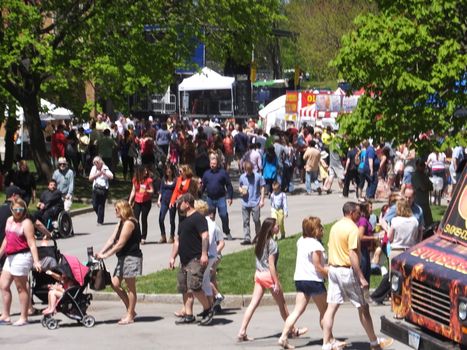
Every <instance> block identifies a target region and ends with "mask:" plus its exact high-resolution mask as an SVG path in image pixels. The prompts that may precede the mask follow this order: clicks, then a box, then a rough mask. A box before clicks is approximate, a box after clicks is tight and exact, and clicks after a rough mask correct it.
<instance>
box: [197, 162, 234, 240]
mask: <svg viewBox="0 0 467 350" xmlns="http://www.w3.org/2000/svg"><path fill="white" fill-rule="evenodd" d="M209 166H210V169H208V170H206V171H205V172H204V175H203V185H202V187H201V192H202V193H204V191H206V195H207V197H206V201H207V202H208V205H209V207H210V208H216V209H217V210H219V216H220V218H221V221H222V231H224V234H225V235H226V238H225V239H227V240H232V239H233V238H232V235H231V234H230V228H229V213H228V212H227V203H228V204H229V206H231V205H232V198H233V187H232V182H231V181H230V176H229V174H228V173H227V172H226V171H225V170H224V169H223V168H221V167H219V160H218V159H217V155H215V154H212V155H211V156H210V157H209ZM226 192H227V197H226Z"/></svg>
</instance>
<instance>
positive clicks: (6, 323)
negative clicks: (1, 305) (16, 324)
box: [0, 320, 11, 326]
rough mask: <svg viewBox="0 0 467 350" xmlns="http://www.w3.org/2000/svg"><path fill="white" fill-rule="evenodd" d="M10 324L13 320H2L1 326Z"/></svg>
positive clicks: (0, 321)
mask: <svg viewBox="0 0 467 350" xmlns="http://www.w3.org/2000/svg"><path fill="white" fill-rule="evenodd" d="M9 325H11V321H7V320H0V326H9Z"/></svg>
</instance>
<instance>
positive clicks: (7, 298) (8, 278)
mask: <svg viewBox="0 0 467 350" xmlns="http://www.w3.org/2000/svg"><path fill="white" fill-rule="evenodd" d="M13 281H14V282H15V285H16V290H17V291H18V296H19V303H20V308H21V309H20V310H21V315H20V318H19V320H18V321H16V322H15V323H14V324H15V325H22V324H24V323H27V322H28V306H29V290H28V288H27V284H28V276H12V275H11V274H10V273H9V272H6V271H2V275H1V276H0V289H1V291H2V296H3V313H2V316H1V317H0V320H2V321H5V322H10V320H11V318H10V310H11V289H10V287H11V284H12V283H13Z"/></svg>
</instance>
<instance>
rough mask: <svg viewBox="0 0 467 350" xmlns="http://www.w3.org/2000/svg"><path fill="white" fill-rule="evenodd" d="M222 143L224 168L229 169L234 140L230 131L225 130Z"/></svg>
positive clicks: (232, 155) (232, 156)
mask: <svg viewBox="0 0 467 350" xmlns="http://www.w3.org/2000/svg"><path fill="white" fill-rule="evenodd" d="M222 143H223V145H224V157H225V170H227V171H229V168H230V163H232V160H233V158H234V140H233V137H232V133H231V132H230V131H227V135H226V136H225V137H224V139H223V140H222Z"/></svg>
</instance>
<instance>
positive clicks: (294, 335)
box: [290, 327, 308, 338]
mask: <svg viewBox="0 0 467 350" xmlns="http://www.w3.org/2000/svg"><path fill="white" fill-rule="evenodd" d="M307 332H308V328H307V327H303V328H296V329H295V331H292V332H290V337H291V338H298V337H301V336H302V335H304V334H306V333H307Z"/></svg>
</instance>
